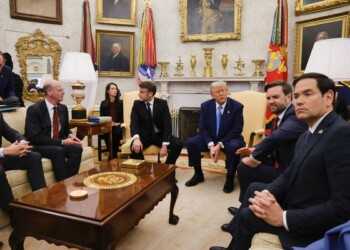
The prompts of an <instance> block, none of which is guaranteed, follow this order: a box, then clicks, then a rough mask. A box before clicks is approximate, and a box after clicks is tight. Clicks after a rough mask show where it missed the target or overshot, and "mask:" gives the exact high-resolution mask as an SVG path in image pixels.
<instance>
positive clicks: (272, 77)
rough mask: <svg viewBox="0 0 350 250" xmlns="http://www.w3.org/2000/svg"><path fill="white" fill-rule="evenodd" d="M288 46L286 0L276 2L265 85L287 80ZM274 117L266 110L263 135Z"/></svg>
mask: <svg viewBox="0 0 350 250" xmlns="http://www.w3.org/2000/svg"><path fill="white" fill-rule="evenodd" d="M287 45H288V4H287V0H277V7H276V10H275V15H274V19H273V27H272V34H271V40H270V44H269V49H268V56H267V64H266V84H269V83H271V82H273V81H276V80H284V81H287V80H288V69H287ZM274 117H275V116H274V115H273V114H272V113H271V112H270V111H269V110H268V109H266V116H265V134H266V135H268V134H269V133H270V132H271V128H272V120H273V118H274Z"/></svg>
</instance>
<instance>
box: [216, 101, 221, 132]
mask: <svg viewBox="0 0 350 250" xmlns="http://www.w3.org/2000/svg"><path fill="white" fill-rule="evenodd" d="M221 110H222V106H221V105H220V106H219V107H218V109H217V111H216V137H218V135H219V128H220V122H221V116H222V113H221Z"/></svg>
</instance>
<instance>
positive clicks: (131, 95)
mask: <svg viewBox="0 0 350 250" xmlns="http://www.w3.org/2000/svg"><path fill="white" fill-rule="evenodd" d="M138 94H139V91H132V92H125V93H123V113H124V126H125V130H124V135H123V137H124V138H123V141H124V142H125V143H124V144H123V145H121V155H122V157H128V155H130V154H131V150H130V145H131V131H130V115H131V109H132V106H133V104H134V101H135V100H137V99H139V96H138ZM155 97H158V98H159V97H160V94H159V93H156V94H155ZM159 151H160V148H159V147H157V146H154V145H152V146H150V147H148V148H146V149H144V150H143V151H142V152H143V154H144V155H147V154H156V155H158V162H159V161H160V157H159Z"/></svg>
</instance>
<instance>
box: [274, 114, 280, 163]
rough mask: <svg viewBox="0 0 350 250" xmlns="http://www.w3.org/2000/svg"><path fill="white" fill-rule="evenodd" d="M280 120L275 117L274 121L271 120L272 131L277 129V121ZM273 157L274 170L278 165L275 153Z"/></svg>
mask: <svg viewBox="0 0 350 250" xmlns="http://www.w3.org/2000/svg"><path fill="white" fill-rule="evenodd" d="M279 120H280V118H279V117H278V116H277V117H276V118H275V119H274V120H273V126H272V131H274V130H276V129H277V127H278V121H279ZM273 154H274V156H275V164H274V167H275V168H277V169H278V168H279V167H280V165H279V164H278V161H277V155H276V151H274V152H273Z"/></svg>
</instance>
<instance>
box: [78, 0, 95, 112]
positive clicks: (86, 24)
mask: <svg viewBox="0 0 350 250" xmlns="http://www.w3.org/2000/svg"><path fill="white" fill-rule="evenodd" d="M80 52H84V53H88V54H90V56H91V60H92V64H93V65H94V68H95V71H96V70H97V60H96V51H95V45H94V39H93V36H92V32H91V17H90V5H89V0H84V2H83V13H82V30H81V37H80ZM96 92H97V82H96V83H93V84H87V85H86V89H85V93H86V98H85V99H84V100H83V105H84V106H85V107H86V109H87V110H88V111H90V110H92V109H93V106H94V103H95V98H96ZM88 115H89V114H88Z"/></svg>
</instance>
